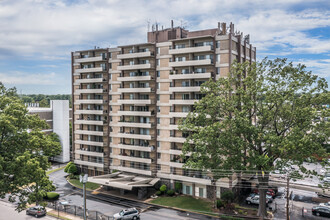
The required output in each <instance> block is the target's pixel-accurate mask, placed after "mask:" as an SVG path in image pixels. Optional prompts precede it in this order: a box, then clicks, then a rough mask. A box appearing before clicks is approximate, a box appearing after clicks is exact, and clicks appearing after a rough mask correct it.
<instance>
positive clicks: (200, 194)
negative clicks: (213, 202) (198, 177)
mask: <svg viewBox="0 0 330 220" xmlns="http://www.w3.org/2000/svg"><path fill="white" fill-rule="evenodd" d="M199 197H204V188H201V187H199Z"/></svg>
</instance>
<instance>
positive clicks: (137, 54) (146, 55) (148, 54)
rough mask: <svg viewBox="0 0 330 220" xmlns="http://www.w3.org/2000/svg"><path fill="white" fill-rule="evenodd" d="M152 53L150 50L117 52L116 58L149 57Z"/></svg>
mask: <svg viewBox="0 0 330 220" xmlns="http://www.w3.org/2000/svg"><path fill="white" fill-rule="evenodd" d="M151 56H153V53H152V52H151V51H145V52H137V53H125V54H118V55H117V58H118V59H132V58H141V57H151Z"/></svg>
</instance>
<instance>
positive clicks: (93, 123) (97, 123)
mask: <svg viewBox="0 0 330 220" xmlns="http://www.w3.org/2000/svg"><path fill="white" fill-rule="evenodd" d="M75 124H85V125H103V121H95V120H82V119H77V120H76V121H75Z"/></svg>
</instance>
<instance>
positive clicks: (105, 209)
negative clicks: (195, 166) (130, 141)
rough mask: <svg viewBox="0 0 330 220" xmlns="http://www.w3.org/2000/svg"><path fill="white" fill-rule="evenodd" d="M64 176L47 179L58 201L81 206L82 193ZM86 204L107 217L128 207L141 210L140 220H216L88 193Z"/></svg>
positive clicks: (90, 208) (54, 174)
mask: <svg viewBox="0 0 330 220" xmlns="http://www.w3.org/2000/svg"><path fill="white" fill-rule="evenodd" d="M65 175H66V173H64V171H63V170H59V171H56V172H53V173H51V174H50V175H49V178H50V179H51V180H52V181H53V182H54V185H55V186H56V188H57V189H56V192H58V193H60V195H61V196H60V200H66V201H68V202H69V205H76V206H81V205H82V204H83V198H82V191H81V190H80V189H73V187H72V186H71V185H70V184H68V183H67V181H66V180H65ZM86 203H87V208H88V209H89V210H94V211H98V212H101V213H103V214H105V215H109V216H111V215H113V214H115V213H117V212H119V211H120V210H122V209H125V208H128V207H136V208H138V209H140V210H142V213H141V219H145V220H153V219H155V220H169V219H178V220H186V219H216V218H212V217H207V216H204V215H199V214H194V213H187V212H182V211H176V210H172V209H165V208H157V207H155V206H153V205H148V204H144V203H141V202H137V201H132V200H128V199H122V198H117V197H112V196H109V195H102V194H96V195H94V194H91V193H90V192H88V193H87V202H86Z"/></svg>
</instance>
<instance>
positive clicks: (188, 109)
mask: <svg viewBox="0 0 330 220" xmlns="http://www.w3.org/2000/svg"><path fill="white" fill-rule="evenodd" d="M182 112H190V107H189V106H182Z"/></svg>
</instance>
